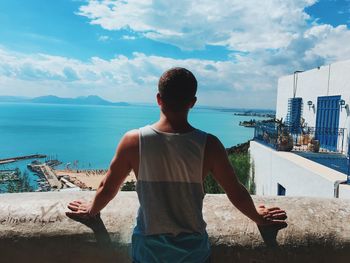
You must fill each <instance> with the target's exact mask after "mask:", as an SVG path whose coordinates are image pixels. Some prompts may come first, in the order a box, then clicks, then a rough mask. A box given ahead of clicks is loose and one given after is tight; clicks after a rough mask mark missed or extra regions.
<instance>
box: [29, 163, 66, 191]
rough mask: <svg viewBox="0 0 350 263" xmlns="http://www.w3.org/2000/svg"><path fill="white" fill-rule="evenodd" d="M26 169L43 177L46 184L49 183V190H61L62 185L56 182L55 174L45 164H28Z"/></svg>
mask: <svg viewBox="0 0 350 263" xmlns="http://www.w3.org/2000/svg"><path fill="white" fill-rule="evenodd" d="M28 168H29V169H31V170H32V171H34V172H36V173H39V174H41V175H44V176H45V178H46V180H47V182H48V183H49V185H50V187H51V188H54V189H61V188H62V183H61V182H60V181H59V180H58V178H57V176H56V173H55V172H54V170H53V169H52V167H51V166H49V165H48V164H47V163H44V164H41V163H40V164H33V163H32V164H29V165H28Z"/></svg>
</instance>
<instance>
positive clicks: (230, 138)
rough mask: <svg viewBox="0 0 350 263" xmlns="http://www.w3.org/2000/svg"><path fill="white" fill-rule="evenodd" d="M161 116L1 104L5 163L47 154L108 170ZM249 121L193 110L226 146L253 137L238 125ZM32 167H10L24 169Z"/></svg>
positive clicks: (151, 110) (146, 109) (148, 109)
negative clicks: (136, 132) (124, 144)
mask: <svg viewBox="0 0 350 263" xmlns="http://www.w3.org/2000/svg"><path fill="white" fill-rule="evenodd" d="M158 117H159V109H158V108H157V107H156V106H80V105H79V106H76V105H49V104H18V103H0V159H2V158H7V157H14V156H21V155H29V154H35V153H41V154H46V155H51V156H53V157H55V158H56V157H57V158H58V159H59V160H60V161H62V162H63V163H67V162H71V163H73V162H74V161H76V160H78V166H79V168H94V169H97V168H107V167H108V165H109V162H110V160H111V158H112V156H113V154H114V152H115V149H116V146H117V144H118V142H119V140H120V138H121V137H122V135H123V134H124V133H125V132H126V131H128V130H130V129H135V128H138V127H141V126H144V125H147V124H151V123H153V122H155V121H156V120H157V119H158ZM249 119H251V117H244V116H235V115H233V113H232V112H223V111H219V110H212V109H193V110H192V111H191V113H190V121H191V122H192V124H193V125H194V126H195V127H197V128H199V129H202V130H205V131H207V132H210V133H212V134H214V135H216V136H217V137H218V138H219V139H220V140H221V141H222V142H223V144H224V145H225V146H226V147H230V146H233V145H236V144H239V143H242V142H245V141H247V140H249V139H251V138H252V137H253V132H254V130H253V129H249V128H244V127H241V126H239V125H238V124H239V122H240V121H243V120H249ZM29 162H30V160H25V161H22V162H17V163H15V164H11V165H7V167H8V168H12V167H13V166H15V167H16V166H19V167H20V168H21V169H22V170H23V169H25V166H26V164H27V163H29ZM0 169H1V167H0ZM33 185H35V182H34V179H33Z"/></svg>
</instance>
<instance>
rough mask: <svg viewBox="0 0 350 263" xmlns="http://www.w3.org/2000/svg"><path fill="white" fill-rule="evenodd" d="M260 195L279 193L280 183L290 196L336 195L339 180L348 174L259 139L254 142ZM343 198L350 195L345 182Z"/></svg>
mask: <svg viewBox="0 0 350 263" xmlns="http://www.w3.org/2000/svg"><path fill="white" fill-rule="evenodd" d="M250 155H251V159H252V162H253V165H254V169H253V171H254V176H255V184H256V194H257V195H270V196H276V195H277V184H280V185H282V186H283V187H284V188H286V196H309V197H329V198H331V197H334V184H335V182H336V181H338V180H341V181H344V180H346V175H345V174H342V173H340V172H337V171H335V170H333V169H330V168H328V167H325V166H323V165H321V164H318V163H316V162H313V161H310V160H308V159H306V158H303V157H300V156H298V155H296V154H294V153H291V152H278V151H275V150H274V149H271V148H269V147H267V146H265V145H263V144H260V143H259V142H255V141H251V142H250ZM339 197H340V198H350V185H342V188H340V189H339Z"/></svg>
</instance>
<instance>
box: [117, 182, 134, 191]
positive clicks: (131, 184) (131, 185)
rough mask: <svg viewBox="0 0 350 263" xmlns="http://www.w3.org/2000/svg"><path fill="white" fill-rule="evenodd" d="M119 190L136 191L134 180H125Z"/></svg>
mask: <svg viewBox="0 0 350 263" xmlns="http://www.w3.org/2000/svg"><path fill="white" fill-rule="evenodd" d="M121 191H136V183H135V181H134V180H131V181H130V182H125V184H124V185H123V186H122V189H121Z"/></svg>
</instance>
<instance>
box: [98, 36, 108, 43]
mask: <svg viewBox="0 0 350 263" xmlns="http://www.w3.org/2000/svg"><path fill="white" fill-rule="evenodd" d="M108 40H110V37H109V36H99V37H98V41H100V42H106V41H108Z"/></svg>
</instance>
